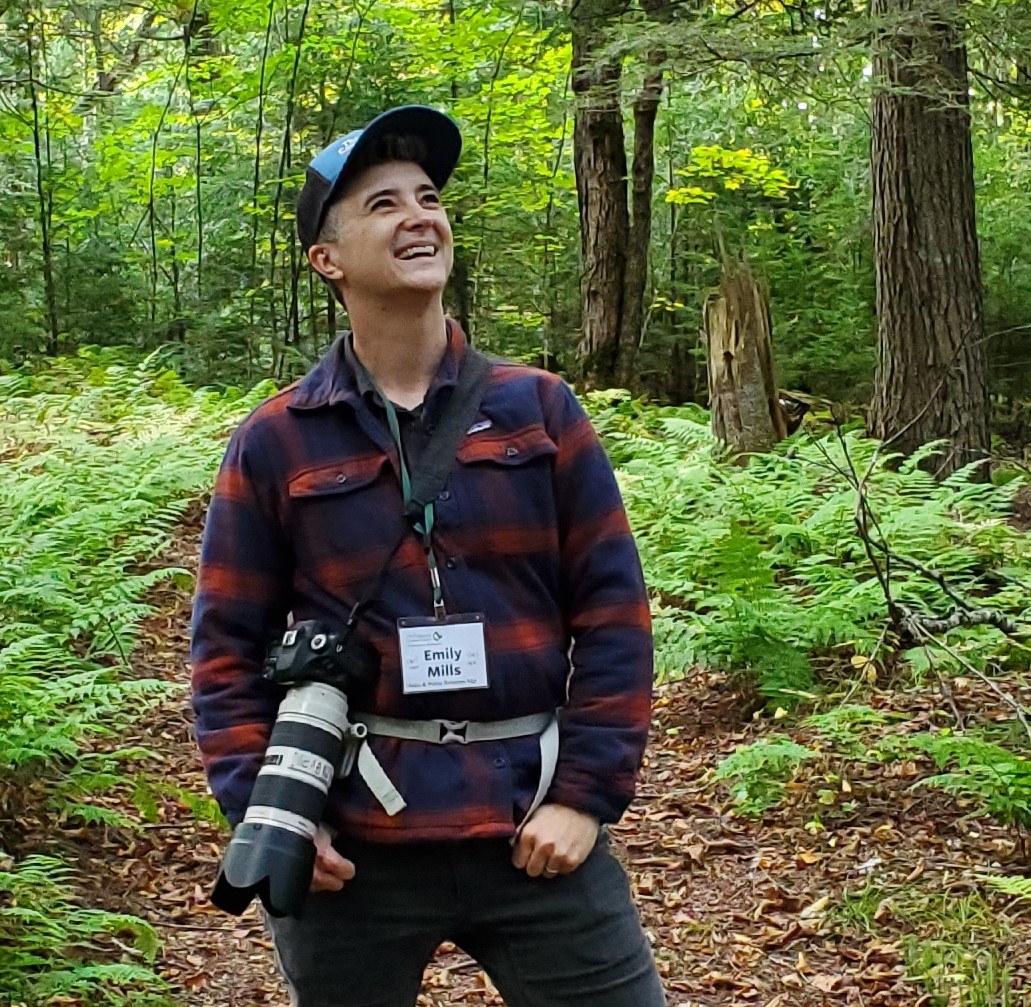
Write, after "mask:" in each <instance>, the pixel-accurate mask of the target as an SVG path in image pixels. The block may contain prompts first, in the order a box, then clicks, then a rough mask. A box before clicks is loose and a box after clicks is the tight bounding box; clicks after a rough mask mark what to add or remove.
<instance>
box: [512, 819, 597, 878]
mask: <svg viewBox="0 0 1031 1007" xmlns="http://www.w3.org/2000/svg"><path fill="white" fill-rule="evenodd" d="M599 826H600V823H599V821H598V819H597V818H595V817H594V816H593V815H588V814H585V813H584V812H583V811H577V810H576V809H575V808H567V807H566V806H565V805H564V804H542V805H541V806H540V807H539V808H538V809H537V810H536V811H535V812H534V813H533V815H532V816H531V817H530V820H529V821H528V822H527V823H526V825H525V826H524V827H523V831H522V833H521V834H520V836H519V842H518V843H516V847H515V852H514V853H513V854H512V863H513V864H515V865H516V867H518V868H519V869H520V870H525V871H526V873H527V874H529V875H530V877H531V878H539V877H541V876H543V877H545V878H553V877H555V876H556V875H558V874H569V873H570V872H571V871H575V870H576V869H577V868H578V867H579V866H580V865H581V864H582V863H583V862H584V861H585V860H586V859H587V854H588V853H590V852H591V850H592V849H594V843H595V841H596V840H597V838H598V828H599Z"/></svg>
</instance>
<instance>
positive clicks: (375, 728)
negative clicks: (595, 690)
mask: <svg viewBox="0 0 1031 1007" xmlns="http://www.w3.org/2000/svg"><path fill="white" fill-rule="evenodd" d="M350 717H351V720H352V721H353V722H354V723H357V724H364V725H365V727H366V730H367V731H368V733H369V734H372V735H377V736H379V737H383V738H403V739H404V740H406V741H423V742H427V743H429V744H431V745H474V744H476V743H477V742H479V741H502V740H504V739H506V738H523V737H526V736H527V735H530V734H536V735H537V736H538V739H539V741H540V746H541V778H540V781H539V782H538V784H537V792H536V793H535V794H534V796H533V800H532V801H531V802H530V807H529V809H528V810H527V812H526V816H525V817H524V818H523V820H522V822H520V824H519V830H520V831H521V830H522V827H523V825H525V824H526V822H527V821H528V820H529V818H530V815H532V814H533V813H534V812H535V811H536V810H537V808H538V807H540V805H541V802H542V801H543V800H544V797H545V795H546V794H547V792H548V788H549V787H550V786H551V781H552V779H553V778H554V776H555V766H556V765H557V764H558V717H557V715H556V712H555V711H551V712H548V713H531V714H529V715H528V716H525V717H512V718H510V719H509V720H486V721H475V720H402V719H400V718H398V717H381V716H379V715H378V714H375V713H355V712H352V713H351V714H350ZM357 768H358V774H359V776H361V778H362V779H363V780H364V781H365V784H366V786H367V787H368V788H369V790H371V791H372V793H373V796H374V797H375V798H376V800H378V801H379V802H380V804H382V805H383V810H384V811H386V813H387V814H388V815H396V814H397V813H398V812H399V811H401V810H402V809H403V808H404V807H405V806H406V802H405V799H404V798H403V797H402V796H401V794H400V793H399V792H398V789H397V787H395V786H394V784H393V783H392V782H391V781H390V777H389V776H387V773H386V770H385V769H384V768H383V766H382V765H381V764H380V761H379V759H377V758H376V756H375V755H374V754H373V752H372V749H371V748H370V747H369V746H368V744H364V743H363V744H362V746H361V748H359V750H358V765H357ZM516 834H517V835H518V831H517V833H516Z"/></svg>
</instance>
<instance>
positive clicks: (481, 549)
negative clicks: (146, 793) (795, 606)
mask: <svg viewBox="0 0 1031 1007" xmlns="http://www.w3.org/2000/svg"><path fill="white" fill-rule="evenodd" d="M460 150H461V139H460V135H459V131H458V128H457V126H456V125H455V123H454V122H453V121H452V120H451V119H450V118H449V117H447V116H445V115H443V114H441V113H440V112H437V111H434V110H433V109H429V108H423V107H418V106H406V107H403V108H397V109H393V110H391V111H388V112H385V113H384V114H383V115H381V116H379V117H378V118H376V119H375V120H373V121H372V122H371V123H370V124H369V125H368V126H367V127H366V128H365V129H363V130H358V131H355V132H353V133H350V134H348V135H347V136H345V137H341V138H340V139H339V140H337V141H334V143H332V144H330V145H329V146H328V147H327V148H326V149H325V150H323V151H322V152H321V153H320V154H318V155H317V156H316V157H315V158H314V159H313V160H312V162H311V165H310V167H309V169H308V174H307V180H306V182H305V186H304V189H303V191H302V193H301V196H300V199H299V201H298V207H297V226H298V232H299V236H300V239H301V243H302V245H303V246H304V248H305V250H306V252H307V255H308V259H309V262H310V263H311V265H312V267H313V268H314V269H315V270H316V271H317V272H318V273H319V274H320V276H321V277H322V278H323V279H324V280H325V281H326V282H327V283H328V284H329V285H330V286H331V287H332V289H333V290H334V292H335V294H336V295H337V297H338V298H339V299H340V301H341V302H342V303H343V304H344V305H345V307H346V310H347V314H348V318H349V321H350V324H351V326H352V331H351V332H349V333H344V334H343V335H341V336H340V337H338V338H337V340H336V341H335V342H334V343H333V345H332V346H331V347H330V349H329V351H328V352H327V354H326V356H325V357H323V359H322V360H321V361H320V362H319V363H318V364H317V365H316V367H315V368H314V369H313V370H312V371H311V372H310V373H309V374H308V375H307V376H306V377H305V378H304V379H303V380H301V381H300V382H299V383H298V384H296V385H294V386H291V387H290V388H287V389H285V390H284V391H283V392H281V393H280V394H279V395H277V396H276V397H274V398H272V399H271V400H269V401H268V402H266V403H264V404H263V405H261V406H259V407H258V408H257V409H256V410H255V411H254V412H253V413H252V414H251V416H249V417H248V418H247V419H246V420H245V421H244V422H243V424H242V425H241V426H240V427H239V428H238V429H237V430H236V432H235V433H234V435H233V437H232V439H231V441H230V444H229V448H228V450H227V452H226V456H225V460H224V462H223V465H222V468H221V470H220V473H219V476H218V481H217V484H216V487H215V491H214V494H213V496H212V502H211V507H210V510H209V513H208V519H207V523H206V527H205V533H204V544H203V549H202V554H201V564H200V574H199V579H198V589H197V598H196V603H195V607H194V626H193V642H192V656H193V666H194V671H193V676H194V677H193V686H194V707H195V710H196V714H197V739H198V743H199V745H200V748H201V752H202V755H203V758H204V763H205V768H206V770H207V773H208V778H209V781H210V785H211V788H212V791H213V792H214V794H215V796H216V798H217V799H218V801H219V804H220V806H221V807H222V810H223V812H224V813H225V815H226V817H227V818H228V819H229V821H230V823H231V824H233V825H234V826H235V825H236V824H237V823H239V822H240V821H241V820H242V819H243V817H244V813H245V811H246V808H247V804H248V800H249V798H250V793H251V790H252V788H253V786H254V782H255V779H256V777H257V774H258V771H259V769H260V768H261V765H262V760H263V757H264V754H265V748H266V745H267V744H268V739H269V735H270V731H271V728H272V724H273V722H274V721H275V717H276V711H277V707H278V704H279V702H280V700H281V699H282V690H281V689H280V690H277V689H274V688H273V687H271V686H270V685H269V684H268V683H266V682H265V681H264V679H263V678H262V676H261V667H262V659H263V656H264V653H265V649H266V647H267V645H268V644H269V642H270V641H271V640H273V639H274V638H276V637H277V636H279V635H281V634H282V632H283V630H284V628H285V627H286V626H287V625H288V622H289V620H290V619H293V620H305V619H318V620H321V622H322V623H324V624H327V625H329V626H331V627H332V628H333V630H334V631H342V630H343V629H344V627H345V625H346V624H347V621H348V618H349V615H350V614H351V613H352V610H354V609H355V607H356V606H357V608H358V611H359V613H360V614H359V616H358V619H357V621H356V623H355V630H354V632H355V633H356V634H357V635H358V636H360V637H361V639H362V641H363V642H364V643H366V644H368V645H370V646H371V647H372V648H374V649H375V652H376V654H377V655H378V661H379V673H378V677H377V680H376V682H375V684H374V685H373V686H371V687H370V688H368V689H367V690H366V691H365V693H364V694H363V695H352V696H349V700H350V703H351V713H352V718H353V719H357V720H360V721H361V722H363V723H364V724H365V725H366V726H367V728H368V732H369V737H368V739H367V751H366V752H365V753H364V757H365V759H366V762H365V763H364V764H363V761H362V759H359V765H360V766H362V767H363V768H362V771H361V772H357V771H355V772H351V773H350V774H349V775H347V776H345V777H344V778H342V779H338V780H336V781H335V782H334V784H333V786H332V788H331V790H330V792H329V797H328V803H327V805H326V809H325V812H324V814H323V822H322V824H321V825H320V827H319V830H318V835H317V838H316V846H317V848H318V855H317V859H316V864H315V868H314V874H313V877H312V882H311V894H310V895H309V896H308V899H307V904H306V906H305V909H304V911H303V913H302V914H301V915H300V917H299V918H291V917H284V918H278V919H273V918H270V919H269V921H268V922H269V926H270V929H271V931H272V935H273V939H274V945H275V951H276V959H277V962H278V964H279V967H280V969H281V971H282V973H283V976H284V978H285V980H286V983H287V985H288V988H289V990H290V994H291V999H292V1003H293V1004H294V1005H295V1007H412V1005H414V1004H415V1003H416V999H417V997H418V994H419V990H420V986H421V982H422V976H423V970H424V968H425V967H426V965H427V963H428V962H429V961H430V960H431V958H432V956H433V954H434V952H435V950H436V949H437V947H438V946H439V945H440V944H441V943H442V942H444V941H453V942H454V943H456V944H457V945H459V946H460V947H462V948H463V949H464V950H465V951H466V952H468V953H469V954H470V955H472V956H473V958H475V959H476V961H477V962H479V963H480V965H482V967H483V968H484V969H485V970H486V971H487V973H488V974H489V975H490V977H491V979H492V980H493V982H494V983H495V985H496V986H497V987H498V989H499V990H500V992H501V994H502V996H503V997H504V998H505V1002H506V1003H507V1004H509V1005H511V1007H660V1005H662V1004H664V1003H665V1000H664V996H663V992H662V988H661V984H660V982H659V978H658V974H657V970H656V967H655V963H654V960H653V957H652V953H651V949H650V946H649V943H648V941H647V939H646V936H645V934H644V931H643V930H642V927H641V924H640V921H639V919H638V915H637V910H636V908H635V907H634V904H633V902H632V900H631V897H630V891H629V886H628V883H627V878H626V875H625V874H624V872H623V870H622V868H621V867H620V865H619V863H618V862H617V860H616V859H615V857H614V856H613V854H612V852H611V851H610V849H609V842H608V837H607V833H606V829H605V825H606V824H608V823H612V822H616V821H617V820H618V819H619V818H620V817H621V815H622V814H623V812H624V811H625V809H626V807H627V805H628V804H629V803H630V801H631V799H632V798H633V795H634V788H635V785H636V779H637V774H638V770H639V767H640V763H641V758H642V754H643V751H644V746H645V740H646V736H647V731H648V725H649V719H650V701H651V687H652V639H651V625H650V620H649V609H648V598H647V594H646V590H645V586H644V580H643V576H642V572H641V565H640V561H639V558H638V554H637V550H636V546H635V544H634V541H633V538H632V536H631V534H630V530H629V527H628V525H627V520H626V515H625V513H624V510H623V505H622V502H621V499H620V496H619V491H618V489H617V486H616V482H615V479H614V477H613V473H612V470H611V467H610V465H609V463H608V460H607V459H606V457H605V454H604V451H603V450H602V447H601V444H600V443H599V441H598V438H597V436H596V434H595V432H594V430H593V429H592V427H591V425H590V423H589V421H588V419H587V417H586V415H585V413H584V412H583V410H582V408H581V407H580V405H579V404H578V402H577V400H576V398H575V397H574V395H573V393H572V391H571V390H570V389H569V387H568V386H567V385H565V384H564V383H563V382H562V381H561V380H560V379H559V378H557V377H556V376H554V375H552V374H549V373H547V372H545V371H539V370H535V369H533V368H529V367H524V366H521V365H516V364H510V363H505V362H500V361H491V362H490V363H489V365H488V364H486V363H482V360H481V364H482V367H483V369H484V378H483V381H482V382H481V386H480V391H479V395H480V398H479V400H478V405H477V403H476V402H475V401H474V402H473V405H474V406H476V412H475V413H471V414H470V415H472V416H473V418H474V421H473V422H472V423H470V424H468V426H467V428H466V424H465V422H463V424H462V427H463V428H465V429H457V434H458V435H460V439H459V440H458V448H457V450H456V451H455V452H453V454H454V457H453V458H450V457H449V458H448V462H449V464H450V468H449V470H448V474H447V480H446V483H445V484H444V485H445V488H444V489H443V490H442V491H440V492H439V493H435V494H434V496H435V499H433V500H432V501H431V502H429V503H427V504H425V505H424V506H421V507H417V508H416V510H415V512H414V514H413V512H412V508H411V506H410V505H411V501H412V499H413V495H412V494H413V490H412V487H413V485H415V483H416V482H417V481H418V479H417V476H418V473H419V472H420V466H421V464H422V463H423V462H426V460H427V457H428V453H429V452H431V449H432V446H433V444H434V437H435V434H437V433H438V425H439V426H440V427H446V426H447V424H448V423H449V422H452V423H453V420H449V416H450V412H449V408H448V407H449V404H450V400H451V398H452V396H454V397H455V398H456V400H457V399H458V398H459V397H460V394H464V393H461V392H460V390H461V389H462V388H463V387H465V386H464V385H463V383H462V376H463V373H464V372H465V371H466V369H467V368H469V367H472V366H473V362H474V360H476V359H477V355H476V354H475V353H474V351H472V350H471V348H470V347H469V346H468V343H467V340H466V337H465V335H464V334H463V333H462V331H461V329H460V328H459V326H458V325H457V324H456V323H455V322H454V321H453V320H451V319H450V318H447V317H446V316H445V313H444V309H443V300H442V298H443V292H444V287H445V284H446V282H447V279H448V276H449V275H450V272H451V266H452V258H453V239H452V234H451V227H450V225H449V223H448V218H447V214H446V213H445V211H444V209H443V207H442V205H441V200H440V190H441V189H442V188H443V187H444V185H445V183H446V182H447V180H448V178H449V176H450V174H451V172H452V170H453V169H454V166H455V164H456V163H457V161H458V157H459V153H460ZM437 443H438V444H439V443H441V441H440V440H439V439H438V441H437ZM438 453H439V452H438ZM427 464H428V462H427ZM420 634H421V635H420ZM370 761H371V762H373V763H375V765H376V767H377V769H378V772H377V773H374V774H373V773H369V772H367V771H366V770H367V768H368V763H369V762H370Z"/></svg>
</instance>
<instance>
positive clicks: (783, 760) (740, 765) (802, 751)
mask: <svg viewBox="0 0 1031 1007" xmlns="http://www.w3.org/2000/svg"><path fill="white" fill-rule="evenodd" d="M814 754H815V753H814V752H813V751H811V750H810V749H808V748H806V747H805V746H804V745H799V744H796V743H795V742H794V741H792V740H791V739H790V738H788V737H786V736H784V735H780V734H772V735H770V736H769V737H767V738H764V739H762V740H761V741H756V742H754V743H753V744H751V745H742V746H740V747H738V748H737V749H736V750H735V752H734V753H733V754H732V755H728V756H727V758H725V759H724V760H723V761H722V762H721V763H720V764H719V766H717V767H716V772H715V774H714V778H715V779H716V780H719V781H724V782H725V781H729V784H730V795H731V799H732V800H733V801H734V805H735V809H736V811H737V813H738V814H739V815H742V816H744V817H746V818H756V817H758V816H759V815H761V814H762V813H763V811H765V810H766V809H767V808H770V807H773V806H774V805H775V804H777V803H778V802H779V801H780V800H781V798H782V797H783V796H784V786H785V784H786V783H787V782H788V781H789V780H790V779H791V777H792V776H793V775H794V772H795V770H796V768H797V767H798V766H799V765H800V764H801V763H802V762H803V761H804V760H805V759H808V758H811V757H812V756H813V755H814Z"/></svg>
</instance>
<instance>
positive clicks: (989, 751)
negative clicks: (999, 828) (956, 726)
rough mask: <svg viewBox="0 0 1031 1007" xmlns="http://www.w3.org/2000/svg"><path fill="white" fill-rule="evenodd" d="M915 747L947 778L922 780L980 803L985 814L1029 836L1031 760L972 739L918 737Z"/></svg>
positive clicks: (941, 734)
mask: <svg viewBox="0 0 1031 1007" xmlns="http://www.w3.org/2000/svg"><path fill="white" fill-rule="evenodd" d="M912 744H913V745H914V747H916V748H918V749H920V750H922V751H924V752H927V753H928V754H929V755H930V756H931V757H932V758H933V759H934V761H935V763H936V764H937V765H938V768H939V769H945V768H949V769H950V771H949V772H947V773H941V774H939V775H938V776H932V777H929V778H927V779H925V780H921V781H920V783H921V785H922V786H927V787H938V788H940V789H942V790H945V791H946V792H948V793H950V794H953V795H955V796H956V797H959V798H963V799H966V800H970V801H973V802H975V803H976V805H977V806H978V811H979V813H981V814H988V815H991V816H992V817H993V818H995V819H996V821H998V822H1001V823H1002V824H1004V825H1009V826H1011V827H1013V828H1014V829H1015V830H1016V831H1017V832H1018V833H1019V834H1021V835H1026V834H1027V832H1028V830H1029V829H1031V759H1027V758H1024V757H1023V756H1021V755H1017V754H1016V753H1014V752H1011V751H1009V750H1008V749H1006V748H1003V747H1002V746H1000V745H995V744H992V743H991V742H988V741H985V740H983V739H981V738H977V737H973V736H970V735H956V734H951V733H947V732H944V731H942V732H938V733H929V734H920V735H917V736H916V737H914V738H913V740H912Z"/></svg>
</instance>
